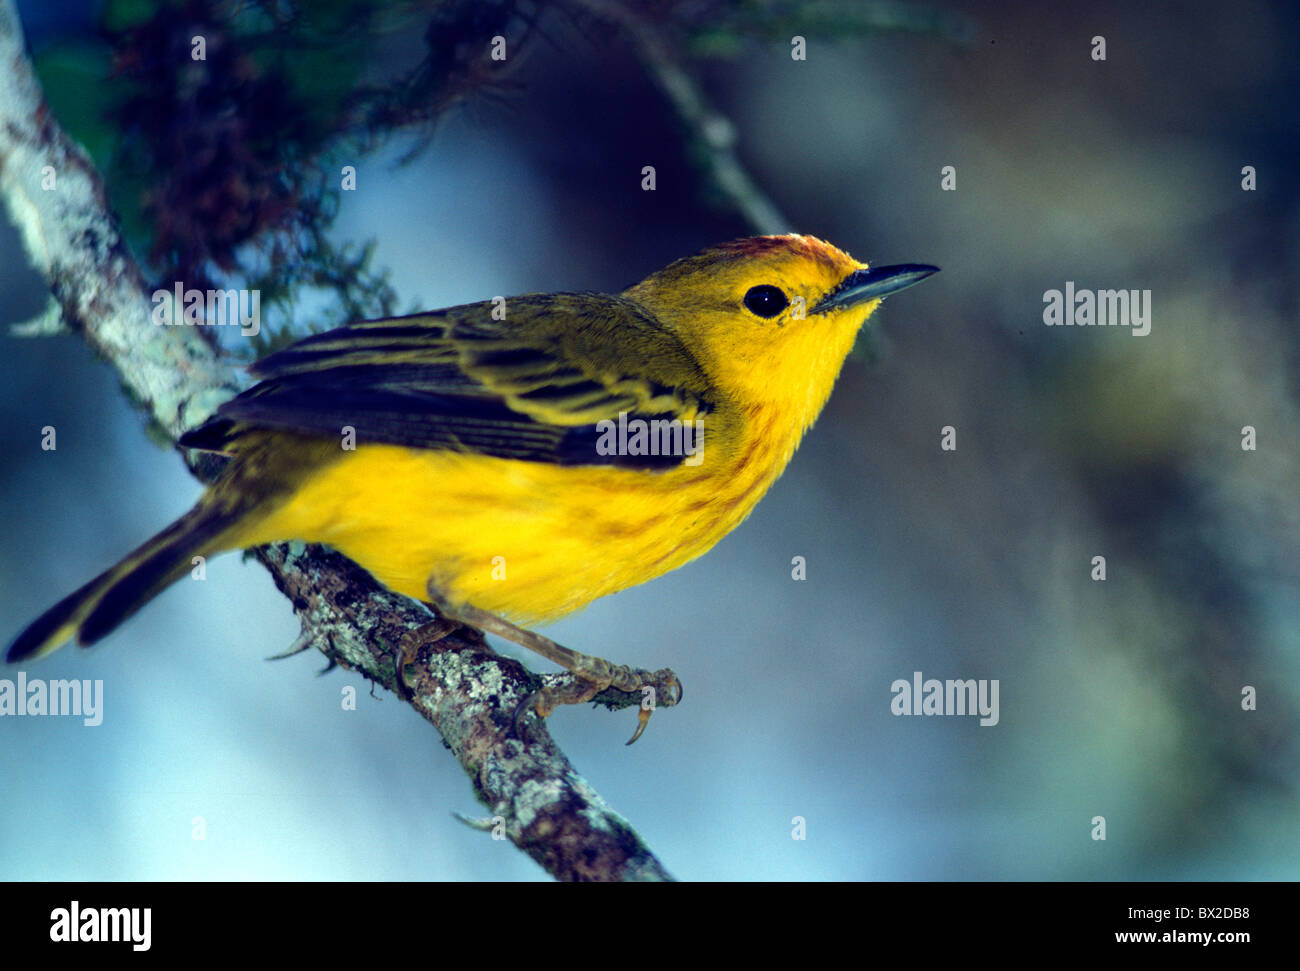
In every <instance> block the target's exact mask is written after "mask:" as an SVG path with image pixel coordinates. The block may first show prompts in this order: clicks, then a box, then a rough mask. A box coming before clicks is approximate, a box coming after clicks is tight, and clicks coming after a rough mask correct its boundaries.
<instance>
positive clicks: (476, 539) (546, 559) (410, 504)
mask: <svg viewBox="0 0 1300 971" xmlns="http://www.w3.org/2000/svg"><path fill="white" fill-rule="evenodd" d="M747 451H748V450H747ZM791 451H792V449H791ZM764 457H765V458H767V457H768V456H764ZM710 458H713V459H714V461H713V462H710V461H709V459H710ZM757 458H758V457H757V456H755V455H753V454H752V453H749V454H747V456H746V458H745V460H744V461H741V462H729V461H726V460H725V459H724V458H723V457H721V456H720V455H719V454H718V453H716V452H715V453H713V454H712V455H711V456H710V455H709V454H708V453H707V452H706V457H705V461H704V462H702V463H701V464H700V465H699V466H696V467H688V466H679V467H677V468H674V469H671V470H669V471H665V472H657V473H656V472H646V471H643V470H634V469H621V468H608V467H592V466H559V465H548V464H542V463H537V462H526V461H519V460H514V459H500V458H493V457H488V456H482V455H462V454H455V453H449V452H438V451H421V450H416V449H408V448H402V447H398V446H392V445H362V446H359V447H358V448H357V449H356V451H355V452H347V453H344V455H343V457H341V458H340V459H339V460H338V461H336V462H333V463H331V464H329V465H327V466H325V467H323V468H321V469H319V470H318V471H316V472H314V473H313V474H312V475H310V476H308V477H307V480H306V481H305V482H304V483H303V484H302V485H301V486H300V487H299V488H298V489H297V491H296V492H295V493H294V494H293V496H292V497H291V498H290V499H289V500H288V501H287V502H285V503H284V504H283V505H281V506H280V507H279V508H277V509H276V510H274V511H273V512H271V513H270V514H269V515H268V516H267V517H266V518H264V519H262V520H261V521H259V522H256V523H250V524H249V527H248V529H247V530H246V531H245V532H243V533H241V534H240V535H239V537H238V542H239V545H241V546H254V545H258V544H261V543H266V542H272V541H275V540H285V539H301V540H306V541H308V542H318V543H327V544H329V545H330V546H333V547H334V548H335V549H337V550H339V551H340V552H342V553H344V554H345V555H347V556H348V557H350V558H352V559H353V560H356V562H358V563H360V564H361V565H362V566H364V567H365V568H366V569H367V570H369V571H370V572H371V573H372V574H374V576H375V577H376V578H377V579H378V580H379V581H380V582H382V583H383V584H384V585H385V586H387V587H389V588H391V589H393V590H396V591H398V592H399V593H403V594H406V595H407V596H410V597H415V598H418V599H428V595H427V593H426V590H427V584H428V583H429V582H430V581H432V582H433V584H434V585H435V586H436V587H437V589H438V590H439V591H440V592H441V593H442V594H443V596H445V597H446V598H447V599H448V600H449V601H450V602H452V603H468V604H472V605H473V606H475V607H479V608H481V609H484V610H488V611H491V612H493V613H496V614H500V615H502V616H505V617H507V618H509V619H511V620H513V621H515V622H516V623H521V624H535V623H543V622H546V621H550V620H554V619H556V618H559V617H562V616H564V615H566V614H569V613H572V612H573V611H575V610H579V609H581V608H583V607H585V606H586V605H587V604H589V603H590V602H591V601H592V600H595V599H596V598H597V597H602V596H605V595H606V594H610V593H614V592H616V591H618V590H622V589H625V588H626V587H629V586H633V585H635V584H638V583H642V582H644V581H646V580H649V579H652V578H654V577H657V576H659V575H661V574H663V573H666V572H667V571H669V570H672V569H674V568H676V567H678V566H681V565H682V564H684V563H686V562H688V561H690V560H692V559H694V558H695V557H697V556H699V555H700V554H702V553H704V552H705V551H707V550H708V549H709V548H710V547H712V546H713V545H714V544H715V543H716V542H717V541H718V540H719V539H721V538H722V537H723V536H725V535H726V534H727V533H728V532H730V531H731V530H732V529H733V528H734V527H735V526H736V525H738V524H739V523H740V522H741V520H743V519H744V518H745V516H747V515H748V514H749V512H750V510H751V509H752V508H753V507H754V505H755V503H757V502H758V500H759V498H761V496H762V494H763V493H764V492H765V491H766V490H767V487H768V486H769V485H770V484H771V482H772V481H773V480H774V479H775V478H776V476H777V475H778V474H779V473H780V471H781V469H780V467H781V466H784V464H785V459H788V454H787V455H784V456H778V455H772V456H770V461H758V460H754V459H757ZM751 460H754V461H751Z"/></svg>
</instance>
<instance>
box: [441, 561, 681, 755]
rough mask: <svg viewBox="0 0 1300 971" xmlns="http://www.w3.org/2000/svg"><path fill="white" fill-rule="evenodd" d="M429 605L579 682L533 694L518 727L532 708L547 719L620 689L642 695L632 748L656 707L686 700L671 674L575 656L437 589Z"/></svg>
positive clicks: (520, 710) (521, 708) (517, 713)
mask: <svg viewBox="0 0 1300 971" xmlns="http://www.w3.org/2000/svg"><path fill="white" fill-rule="evenodd" d="M429 602H430V603H431V604H433V606H434V607H435V608H436V609H437V611H438V613H439V614H440V615H441V616H442V617H445V618H447V620H449V621H454V622H457V623H461V624H466V625H468V626H470V627H477V628H478V629H479V630H481V631H483V632H484V633H485V634H496V635H497V636H498V637H504V638H505V639H506V640H508V641H513V642H514V643H516V644H518V645H520V646H521V647H526V648H528V649H529V650H530V651H535V652H536V653H538V654H540V655H541V656H542V657H544V658H546V659H547V660H548V661H552V662H553V663H555V664H558V665H559V666H560V667H562V668H564V669H565V670H566V671H568V672H570V673H571V674H573V675H575V676H576V677H577V678H579V679H580V680H578V681H576V682H574V683H573V684H571V685H568V686H566V687H557V688H551V687H543V688H539V689H538V690H537V691H534V692H533V693H532V694H531V695H529V696H528V697H527V698H525V699H524V700H523V701H522V702H521V703H520V705H519V707H518V708H517V709H516V710H515V722H516V723H518V721H519V719H521V718H522V717H523V715H524V713H525V712H527V711H528V709H529V708H532V709H533V710H534V711H535V712H537V714H538V715H540V716H541V717H543V718H546V717H547V716H548V715H550V713H551V712H552V711H554V710H555V708H556V707H557V706H558V705H580V704H582V703H584V702H587V701H590V700H591V699H592V698H594V697H596V695H598V694H600V693H601V692H602V691H604V690H605V689H606V688H617V689H618V690H619V691H626V692H628V693H630V694H631V693H635V692H638V691H640V692H642V696H643V697H642V700H641V709H640V711H639V712H638V713H637V728H636V731H635V732H634V733H633V735H632V737H631V738H630V739H628V742H627V744H628V745H631V744H632V743H633V742H635V741H636V740H637V739H638V738H640V737H641V733H642V732H644V731H645V727H646V724H647V723H648V722H649V721H650V716H651V715H652V714H654V710H655V707H656V704H657V703H659V704H663V705H664V707H666V708H667V707H672V706H673V705H675V704H677V703H678V702H679V701H681V700H682V685H681V682H680V681H678V680H677V675H675V674H673V672H672V671H671V670H669V669H668V668H664V669H663V670H660V671H645V670H642V669H641V668H630V667H628V666H627V665H625V664H611V663H610V662H609V661H606V660H605V659H604V658H599V657H593V656H592V655H590V654H582V653H579V652H578V651H574V650H570V649H569V648H567V647H565V646H564V645H563V644H557V643H555V641H553V640H551V639H550V638H549V637H543V636H542V635H541V634H538V633H535V632H534V631H530V630H524V628H522V627H519V626H518V625H516V624H512V623H510V621H508V620H506V619H505V618H504V617H498V616H497V615H496V614H492V613H488V612H487V611H486V610H480V609H479V608H478V607H471V606H469V605H468V604H460V605H457V606H453V605H452V604H450V603H448V602H447V600H446V599H445V598H444V597H443V596H442V595H441V594H440V593H439V592H438V590H437V589H436V588H434V586H433V585H432V584H430V585H429ZM646 689H649V691H647V690H646Z"/></svg>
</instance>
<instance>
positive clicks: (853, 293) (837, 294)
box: [809, 263, 939, 314]
mask: <svg viewBox="0 0 1300 971" xmlns="http://www.w3.org/2000/svg"><path fill="white" fill-rule="evenodd" d="M938 272H939V268H938V267H937V266H929V265H927V264H925V263H899V264H897V265H896V266H873V267H870V268H869V269H866V270H858V271H856V272H854V273H850V274H849V275H848V276H847V277H845V278H844V282H843V283H841V284H840V285H839V286H838V287H836V288H835V289H834V290H832V291H831V292H830V293H828V294H826V296H824V297H822V299H821V300H820V301H818V303H817V306H815V307H813V308H812V310H810V311H809V313H814V314H820V313H824V312H826V311H827V310H841V309H843V308H844V307H851V306H853V305H854V304H858V303H866V302H867V301H868V300H879V299H881V298H882V297H887V296H889V295H890V294H892V293H897V292H898V291H899V290H906V289H907V288H908V287H910V286H915V285H916V284H918V283H920V282H921V281H922V280H924V279H925V278H926V277H928V276H930V275H931V274H932V273H938Z"/></svg>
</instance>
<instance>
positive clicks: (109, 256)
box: [0, 0, 669, 880]
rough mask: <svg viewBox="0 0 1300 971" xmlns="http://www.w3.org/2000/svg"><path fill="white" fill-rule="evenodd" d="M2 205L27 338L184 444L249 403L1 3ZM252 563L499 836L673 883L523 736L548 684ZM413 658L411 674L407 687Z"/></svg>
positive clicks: (560, 869) (310, 560)
mask: <svg viewBox="0 0 1300 971" xmlns="http://www.w3.org/2000/svg"><path fill="white" fill-rule="evenodd" d="M0 199H2V200H3V202H4V205H5V207H6V209H7V211H8V213H9V216H10V219H11V220H12V221H13V222H14V224H15V225H16V226H17V228H18V231H19V233H20V235H21V237H22V240H23V244H24V247H25V249H26V251H27V254H28V258H29V259H30V260H31V262H32V265H33V266H34V267H35V268H36V269H37V271H38V272H40V273H41V274H42V275H43V276H44V278H45V279H46V281H47V282H48V283H49V287H50V293H51V305H50V306H49V307H48V308H47V309H46V311H45V312H44V313H42V315H41V316H40V318H39V320H38V321H36V322H35V323H34V324H32V325H28V326H27V327H26V328H25V329H24V331H23V332H25V333H28V334H31V333H41V332H50V331H52V330H54V329H71V330H74V331H76V332H77V333H79V334H81V335H82V336H83V337H84V339H85V340H86V341H87V342H88V343H89V344H90V345H91V346H92V347H94V348H95V350H96V351H97V352H99V353H100V354H101V355H102V356H103V357H104V358H105V359H106V360H107V361H108V362H109V363H110V364H111V365H112V366H113V367H114V368H115V369H116V371H117V373H118V375H119V376H120V378H121V380H122V383H123V387H124V388H125V390H126V391H127V393H128V394H129V395H130V396H131V398H132V399H133V400H134V401H136V402H137V403H138V404H139V406H140V407H141V409H142V410H143V411H144V412H145V413H146V414H147V415H148V416H149V418H150V420H151V422H152V423H153V424H154V426H155V427H156V428H157V429H158V430H160V431H161V432H163V433H164V434H166V435H167V436H168V437H169V438H170V439H172V440H174V439H175V438H176V437H177V436H179V434H180V433H181V432H182V431H184V430H185V429H187V428H189V427H192V426H193V425H195V424H197V423H198V422H199V421H201V420H202V419H203V418H204V417H205V416H206V415H208V414H210V413H211V411H212V410H213V409H214V408H215V406H216V405H217V404H218V403H219V402H220V401H222V400H224V399H225V398H226V397H228V396H229V395H230V393H231V392H232V391H234V390H236V389H237V388H238V381H237V380H236V375H235V372H234V370H233V368H231V367H230V366H229V365H228V364H227V363H226V362H224V361H223V360H221V359H220V358H219V357H218V356H217V355H216V353H215V352H214V350H213V348H212V346H211V345H210V344H209V343H207V342H206V341H203V340H199V339H197V336H196V332H195V330H194V328H188V327H159V326H154V325H153V323H152V322H151V320H150V313H149V311H150V304H149V300H148V296H147V294H146V293H145V290H144V283H143V276H142V274H141V273H140V269H139V266H138V265H137V263H136V262H135V260H134V259H133V257H132V255H131V253H130V252H129V250H128V248H127V247H126V246H125V244H124V243H123V241H122V238H121V236H120V234H119V232H118V229H117V226H116V224H115V221H114V219H113V216H112V214H111V213H110V211H109V209H108V206H107V203H106V197H105V192H104V187H103V184H102V182H101V180H100V177H99V174H98V173H97V172H96V171H95V169H94V167H93V165H91V163H90V160H89V158H88V157H87V155H86V153H85V152H84V151H83V150H82V149H81V148H80V147H79V146H78V145H76V144H75V143H74V142H72V141H71V140H70V139H69V138H68V136H67V135H66V134H65V133H64V132H63V130H62V129H61V128H60V127H59V125H58V123H57V121H56V119H55V118H54V117H53V116H52V115H51V113H50V111H49V108H48V106H47V105H46V103H45V100H44V98H43V97H42V94H41V90H40V85H39V83H38V82H37V80H36V78H35V76H34V74H33V72H32V67H31V63H30V60H29V59H28V57H27V53H26V50H25V45H24V41H23V35H22V29H21V25H20V23H19V20H18V16H17V13H16V11H15V8H14V6H13V3H12V0H0ZM196 471H197V472H198V474H200V475H203V474H204V472H205V469H202V468H200V469H198V470H196ZM254 555H256V556H257V558H258V559H259V560H261V562H263V563H264V564H266V566H267V568H268V569H269V570H270V571H271V575H272V577H273V578H274V580H275V583H276V586H278V587H279V588H280V590H281V591H282V592H284V594H285V595H286V596H287V597H289V599H290V600H291V602H292V603H293V607H294V610H295V611H296V612H297V614H298V616H299V618H300V620H301V622H302V629H303V634H302V636H301V637H300V638H299V642H298V643H299V645H301V646H303V647H306V646H315V647H317V648H319V649H320V650H321V651H323V652H324V653H325V654H326V656H328V657H329V658H330V659H331V661H333V662H336V663H339V664H342V665H345V666H347V667H349V668H351V669H353V670H356V671H359V672H361V673H362V674H364V675H365V676H366V677H368V678H370V679H371V680H373V681H375V682H376V683H378V684H380V685H383V686H385V687H387V688H389V689H391V690H394V691H397V692H398V693H399V694H401V695H402V696H403V697H405V698H408V699H409V701H410V703H411V705H412V706H413V707H414V708H415V709H416V710H417V711H418V712H419V713H420V714H421V715H422V716H424V717H425V718H426V719H428V720H429V721H430V722H431V723H433V725H434V726H435V727H436V728H437V729H438V731H439V732H440V733H441V734H442V737H443V738H444V739H445V740H446V742H447V744H448V745H449V746H450V748H451V750H452V751H453V753H455V755H456V757H457V758H458V759H459V760H460V762H461V765H462V766H464V768H465V771H466V772H467V773H469V775H470V778H471V779H472V780H473V783H474V789H475V793H476V795H477V796H478V798H479V799H480V800H481V801H482V802H483V803H484V804H485V805H486V806H487V807H488V809H489V810H490V812H491V813H492V814H493V817H494V819H495V821H496V824H497V826H498V827H499V829H500V831H501V832H502V833H503V834H504V835H505V836H506V837H507V838H509V839H510V840H512V841H513V842H514V843H515V844H516V845H517V846H519V847H520V848H521V849H523V850H524V851H525V852H526V853H528V854H529V855H530V856H531V857H533V859H535V860H536V861H537V862H538V863H540V864H541V865H542V866H543V867H544V868H545V869H546V870H547V871H549V872H550V873H551V874H553V875H554V876H556V877H557V878H560V879H580V880H636V879H644V880H664V879H669V876H668V874H667V872H666V871H665V870H664V869H663V867H662V865H661V864H660V863H659V861H658V860H657V859H656V858H655V857H654V855H653V854H652V853H651V852H650V851H649V850H648V849H647V848H646V846H645V844H644V843H643V842H642V841H641V839H640V837H638V836H637V834H636V833H635V832H634V831H633V830H632V828H631V826H629V825H628V823H627V822H626V821H625V820H624V819H623V818H622V817H620V816H619V815H618V814H616V813H615V812H613V810H611V809H610V808H609V807H608V806H607V805H606V804H605V802H604V801H603V800H602V799H601V797H600V796H599V794H598V793H596V792H595V790H593V789H592V788H591V787H590V785H588V784H587V783H586V782H585V781H584V780H583V779H582V778H581V777H580V776H579V775H578V774H577V773H576V772H575V771H574V769H573V767H572V766H571V765H570V764H569V762H568V760H567V759H566V758H565V756H564V754H563V753H562V752H561V751H560V750H559V749H558V747H557V746H556V745H555V743H554V741H553V740H552V739H551V737H550V734H549V733H548V732H547V730H546V727H545V724H544V723H543V722H542V721H541V720H540V719H538V718H536V716H534V715H531V714H530V715H528V716H527V717H526V718H525V719H524V720H523V721H522V723H521V724H522V726H523V732H522V734H523V736H524V737H523V738H521V737H520V732H519V731H517V730H516V727H515V723H514V720H513V718H512V715H513V712H514V708H515V706H516V705H517V704H518V702H519V700H520V699H521V698H523V697H525V696H526V695H527V694H528V693H529V692H530V691H531V690H532V689H533V688H534V687H535V686H536V684H537V678H536V677H535V676H533V675H531V674H529V673H528V672H527V671H526V670H525V669H524V668H523V667H522V665H520V664H519V663H518V662H516V661H513V660H509V659H505V658H501V657H498V656H496V655H495V654H492V653H491V652H490V651H489V650H488V649H487V646H486V644H485V642H484V640H483V638H482V635H481V634H479V633H478V632H477V631H473V630H468V629H465V628H461V629H457V630H452V631H450V632H449V633H447V634H446V635H445V636H442V637H440V638H438V639H436V640H433V639H431V638H429V637H428V636H425V635H427V634H428V633H429V627H428V625H429V624H430V622H431V621H433V620H434V617H433V615H432V614H431V613H430V612H429V611H428V610H427V609H426V608H425V607H424V606H423V605H422V604H419V603H417V602H415V601H413V600H410V599H408V598H405V597H401V596H398V595H396V594H393V593H391V592H390V591H387V590H385V589H383V588H382V587H380V586H379V585H378V584H377V583H376V582H375V581H374V580H373V579H372V578H371V577H370V575H369V574H368V573H366V572H365V571H364V570H362V569H361V568H360V567H358V566H356V565H355V564H353V563H352V562H351V561H349V560H347V559H346V558H345V557H343V556H341V555H339V554H337V553H333V552H331V551H329V550H325V549H322V548H320V547H312V546H306V545H303V544H297V543H284V544H277V545H275V546H271V547H265V548H263V549H260V550H258V551H256V553H255V554H254ZM444 626H445V625H444ZM403 644H405V645H406V646H407V647H408V648H409V649H410V650H409V651H408V652H407V656H408V657H409V658H410V660H411V663H410V664H408V665H407V666H406V667H405V669H404V671H401V672H399V671H397V670H396V663H395V660H396V658H398V657H399V655H400V654H401V651H400V650H399V648H400V647H401V646H402V645H403ZM548 677H557V678H558V677H567V676H559V675H557V676H548ZM639 700H640V699H639V698H629V699H628V700H627V701H626V702H625V703H626V704H628V705H632V704H636V703H638V702H639Z"/></svg>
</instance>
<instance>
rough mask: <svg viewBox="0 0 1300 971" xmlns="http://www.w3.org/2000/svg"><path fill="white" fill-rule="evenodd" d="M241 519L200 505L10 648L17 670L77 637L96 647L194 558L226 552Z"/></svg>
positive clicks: (181, 573) (38, 622)
mask: <svg viewBox="0 0 1300 971" xmlns="http://www.w3.org/2000/svg"><path fill="white" fill-rule="evenodd" d="M236 518H237V517H236V516H234V515H232V514H231V513H230V512H229V511H224V510H221V509H219V508H217V507H215V506H213V505H212V504H210V503H207V502H200V503H199V505H197V506H195V507H194V508H193V509H191V510H190V511H189V512H188V513H186V514H185V515H184V516H182V517H181V518H180V519H178V520H176V522H174V523H172V524H171V525H170V526H168V527H167V528H166V529H164V530H163V531H162V532H161V533H159V534H158V535H157V536H155V537H154V538H153V539H151V540H149V541H148V542H147V543H145V544H144V545H143V546H141V547H139V548H138V549H136V550H135V551H134V552H133V553H131V554H130V555H128V556H127V557H126V558H125V559H123V560H122V561H121V562H120V563H118V564H117V565H116V566H114V567H110V568H109V569H107V570H105V571H104V572H103V573H101V574H100V575H99V576H97V577H95V579H93V580H91V581H90V582H89V583H87V584H86V585H85V586H84V587H82V588H81V589H80V590H78V591H76V592H75V593H73V594H71V595H69V596H67V597H64V598H63V599H62V600H60V601H59V602H58V603H56V604H55V605H54V606H53V607H51V608H50V609H49V610H47V611H45V613H43V614H41V616H40V617H38V618H37V619H36V620H35V621H33V622H32V623H31V625H30V626H29V627H28V628H27V629H26V630H25V631H23V632H22V633H21V634H19V635H18V637H17V638H15V639H14V642H13V643H12V644H10V645H9V653H8V655H7V656H6V659H7V660H8V661H9V662H10V663H11V664H12V663H15V662H18V661H26V660H29V659H34V658H38V657H41V656H43V655H46V654H49V653H50V652H51V651H53V650H55V649H57V648H59V647H61V646H62V645H63V644H64V642H66V641H67V640H69V639H70V638H73V637H75V638H76V639H77V643H78V644H83V645H85V644H93V643H94V642H95V641H97V640H99V639H100V638H101V637H103V636H104V635H105V634H107V633H109V632H110V631H112V630H113V628H115V627H117V625H118V624H120V623H122V621H124V620H126V619H127V618H128V617H130V616H131V615H132V614H134V613H135V612H136V611H137V610H139V609H140V608H141V607H143V606H144V605H145V604H146V603H148V602H149V601H150V600H152V599H153V598H154V597H155V596H157V595H158V594H159V593H161V592H162V591H163V590H164V589H165V588H166V587H168V586H170V585H171V584H172V583H174V582H175V581H177V580H179V579H180V578H181V577H182V576H184V575H185V574H186V573H187V572H188V571H189V570H190V568H191V565H192V564H191V557H194V556H196V555H206V554H208V553H211V552H215V551H216V550H219V549H223V548H224V547H223V546H222V545H221V543H220V538H221V536H222V534H223V533H225V532H226V531H227V530H229V529H230V528H231V526H232V525H233V524H234V521H235V519H236Z"/></svg>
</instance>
